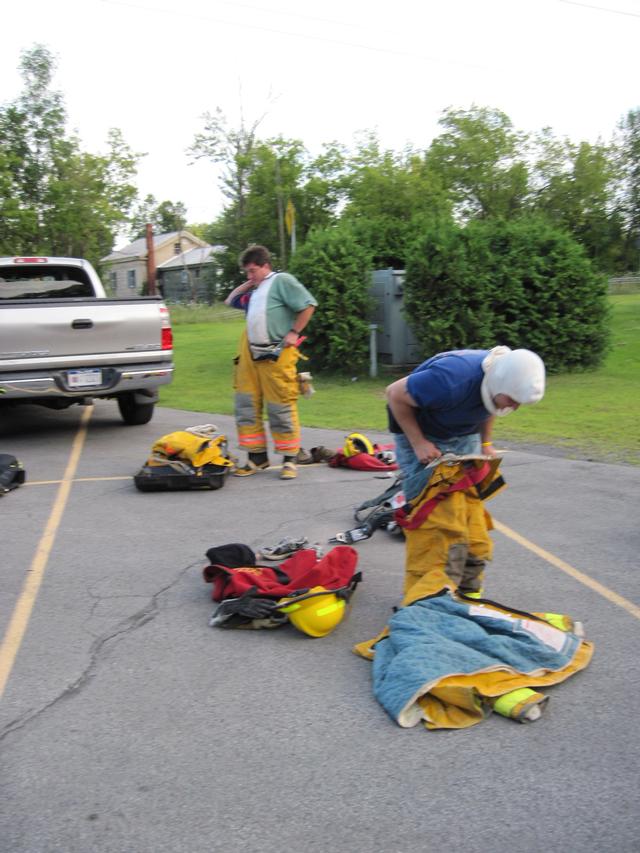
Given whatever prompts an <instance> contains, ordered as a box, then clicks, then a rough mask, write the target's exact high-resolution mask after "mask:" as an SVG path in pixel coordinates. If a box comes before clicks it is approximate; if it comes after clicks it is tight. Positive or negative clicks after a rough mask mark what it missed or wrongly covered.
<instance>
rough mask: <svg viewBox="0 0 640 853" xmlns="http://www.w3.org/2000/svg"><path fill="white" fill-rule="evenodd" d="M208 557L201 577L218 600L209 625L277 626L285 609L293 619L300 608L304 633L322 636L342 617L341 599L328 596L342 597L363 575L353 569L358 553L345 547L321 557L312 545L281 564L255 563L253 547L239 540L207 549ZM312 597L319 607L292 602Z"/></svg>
mask: <svg viewBox="0 0 640 853" xmlns="http://www.w3.org/2000/svg"><path fill="white" fill-rule="evenodd" d="M207 557H208V558H209V559H210V560H211V565H209V566H206V567H205V568H204V570H203V577H204V580H205V582H207V583H211V584H212V592H211V596H212V598H213V600H214V601H216V602H219V605H218V606H217V607H216V608H215V610H214V611H213V613H212V614H211V617H210V620H209V624H210V625H215V626H224V627H227V628H242V627H245V628H268V627H276V626H277V625H278V624H283V623H284V622H286V621H288V617H287V613H291V614H294V613H295V614H296V616H295V617H294V619H293V620H292V621H293V622H294V624H295V620H296V619H297V618H298V616H299V615H301V613H300V612H301V611H304V613H305V616H304V617H303V619H302V621H301V625H303V626H304V627H301V630H305V627H308V628H309V631H306V630H305V633H310V632H311V631H315V632H316V633H312V636H325V633H323V632H325V631H327V629H332V628H333V627H335V624H337V622H338V621H340V620H341V619H342V618H343V616H344V613H343V612H342V611H344V606H343V604H340V603H339V601H337V600H334V599H332V598H331V596H332V595H335V596H337V597H338V599H340V600H341V601H345V602H346V601H347V600H348V598H349V597H350V596H351V594H352V593H353V591H354V590H355V588H356V586H357V584H358V583H359V581H360V579H361V574H360V573H359V572H356V571H355V569H356V565H357V561H358V554H357V552H356V551H355V549H353V548H349V547H346V546H338V547H336V548H333V549H332V550H331V551H329V552H328V553H327V554H325V555H324V556H321V557H319V556H318V554H317V553H316V552H315V551H314V550H312V549H304V550H299V551H296V552H295V553H294V554H293V556H291V557H289V558H288V559H287V560H285V561H284V562H283V563H282V565H280V566H276V565H273V566H260V565H256V555H255V554H254V552H253V551H252V549H251V548H249V547H248V546H246V545H241V544H237V543H234V544H230V545H222V546H217V547H214V548H209V550H208V551H207ZM241 563H244V565H241ZM323 596H325V599H324V600H323V598H322V597H323ZM326 596H329V599H327V598H326ZM310 597H314V598H315V597H317V600H318V602H319V605H318V608H313V609H312V610H310V605H305V606H304V607H302V606H301V607H297V606H293V605H297V604H301V603H302V601H303V600H304V601H306V600H307V599H308V598H310ZM321 604H322V605H323V606H320V605H321ZM285 608H289V609H288V610H286V609H285ZM327 608H329V609H327ZM316 610H317V611H318V612H316ZM312 611H313V612H312ZM283 616H284V618H283ZM325 616H326V617H327V618H326V619H325ZM338 617H339V618H338ZM307 623H308V624H307ZM296 627H300V626H296Z"/></svg>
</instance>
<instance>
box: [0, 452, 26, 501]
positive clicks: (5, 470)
mask: <svg viewBox="0 0 640 853" xmlns="http://www.w3.org/2000/svg"><path fill="white" fill-rule="evenodd" d="M25 478H26V472H25V470H24V468H23V467H22V462H20V461H19V460H18V459H16V457H15V456H12V455H11V454H10V453H0V497H1V496H2V495H6V494H7V492H10V491H11V490H12V489H17V488H18V486H20V485H22V483H24V481H25Z"/></svg>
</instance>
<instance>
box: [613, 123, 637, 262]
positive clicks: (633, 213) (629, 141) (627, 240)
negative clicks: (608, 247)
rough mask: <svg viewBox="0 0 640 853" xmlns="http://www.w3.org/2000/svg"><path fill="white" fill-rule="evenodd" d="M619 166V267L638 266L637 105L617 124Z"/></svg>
mask: <svg viewBox="0 0 640 853" xmlns="http://www.w3.org/2000/svg"><path fill="white" fill-rule="evenodd" d="M618 130H619V133H620V139H619V145H618V154H619V164H620V170H621V186H620V215H621V218H622V228H623V246H622V269H623V270H633V271H637V270H638V269H640V108H636V109H634V110H629V112H628V113H627V115H626V116H625V117H624V118H623V119H622V121H621V122H620V124H619V127H618Z"/></svg>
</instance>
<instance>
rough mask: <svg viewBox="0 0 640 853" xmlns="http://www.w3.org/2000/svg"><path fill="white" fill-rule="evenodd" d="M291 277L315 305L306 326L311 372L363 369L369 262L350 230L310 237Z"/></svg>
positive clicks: (297, 256)
mask: <svg viewBox="0 0 640 853" xmlns="http://www.w3.org/2000/svg"><path fill="white" fill-rule="evenodd" d="M289 272H291V273H292V274H293V275H295V276H296V278H298V279H299V280H300V281H301V282H302V283H303V284H304V285H305V287H307V288H308V289H309V290H310V291H311V293H313V295H314V296H315V298H316V299H317V300H318V307H317V308H316V311H315V313H314V315H313V318H312V320H311V323H310V324H309V326H308V338H309V340H308V347H307V351H308V352H310V354H311V359H312V364H311V366H312V367H313V368H314V369H316V370H331V371H336V372H345V371H349V372H350V373H356V372H358V371H359V370H361V369H363V368H364V366H365V365H366V364H367V363H368V355H369V322H370V320H369V318H370V315H371V297H370V296H369V281H370V276H371V259H370V254H369V252H368V250H367V249H366V248H364V247H363V246H362V245H361V244H360V243H359V242H358V241H357V239H356V236H355V234H354V232H353V229H352V228H351V227H349V226H346V225H339V226H336V227H333V228H326V229H317V230H314V231H311V232H310V233H309V234H308V236H307V238H306V240H305V242H304V244H303V245H302V246H301V247H300V248H299V249H298V250H297V251H296V253H295V254H294V255H293V257H292V259H291V263H290V265H289ZM306 332H307V330H305V333H306Z"/></svg>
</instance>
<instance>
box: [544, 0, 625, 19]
mask: <svg viewBox="0 0 640 853" xmlns="http://www.w3.org/2000/svg"><path fill="white" fill-rule="evenodd" d="M560 2H561V3H566V4H568V5H569V6H582V8H583V9H593V10H594V11H596V12H609V14H610V15H626V16H627V17H629V18H640V14H639V13H638V12H625V11H623V10H622V9H608V8H607V7H606V6H592V5H591V4H590V3H579V2H578V0H560Z"/></svg>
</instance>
